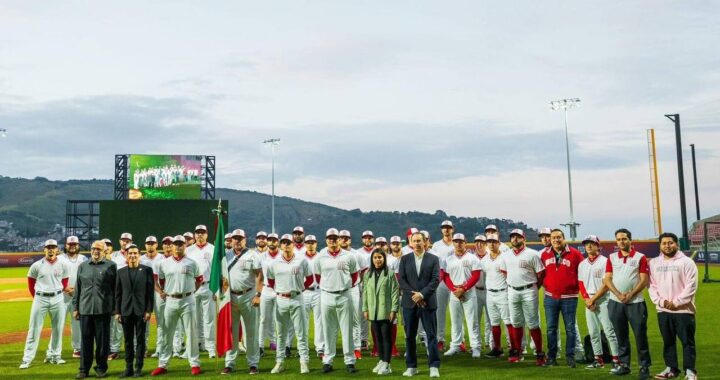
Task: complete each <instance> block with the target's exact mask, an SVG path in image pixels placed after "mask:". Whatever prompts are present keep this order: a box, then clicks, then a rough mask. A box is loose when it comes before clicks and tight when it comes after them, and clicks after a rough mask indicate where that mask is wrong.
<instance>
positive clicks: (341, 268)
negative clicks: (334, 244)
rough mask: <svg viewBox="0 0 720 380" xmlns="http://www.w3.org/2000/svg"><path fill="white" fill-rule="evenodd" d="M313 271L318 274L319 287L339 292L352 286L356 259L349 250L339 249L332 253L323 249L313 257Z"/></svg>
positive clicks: (355, 273)
mask: <svg viewBox="0 0 720 380" xmlns="http://www.w3.org/2000/svg"><path fill="white" fill-rule="evenodd" d="M314 264H315V269H314V271H313V272H314V273H315V274H316V275H319V276H320V288H321V289H322V290H325V291H329V292H339V291H343V290H347V289H350V288H351V287H352V285H353V284H352V280H353V279H352V277H353V275H354V276H357V275H358V274H357V273H358V269H359V268H358V265H357V260H356V259H355V257H354V255H353V254H352V253H351V252H350V251H346V250H344V249H341V250H340V251H339V252H337V253H335V254H333V253H330V251H328V250H327V249H323V251H321V252H320V253H319V254H318V257H317V258H316V259H315V263H314Z"/></svg>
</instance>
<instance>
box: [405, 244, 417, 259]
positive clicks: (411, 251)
mask: <svg viewBox="0 0 720 380" xmlns="http://www.w3.org/2000/svg"><path fill="white" fill-rule="evenodd" d="M413 252H415V251H413V249H412V248H411V247H410V246H409V245H406V246H404V247H402V254H403V256H405V255H407V254H410V253H413Z"/></svg>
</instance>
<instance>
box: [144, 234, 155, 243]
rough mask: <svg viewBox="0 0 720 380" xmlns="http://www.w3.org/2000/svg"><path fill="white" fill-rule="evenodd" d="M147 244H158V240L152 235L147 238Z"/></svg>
mask: <svg viewBox="0 0 720 380" xmlns="http://www.w3.org/2000/svg"><path fill="white" fill-rule="evenodd" d="M145 242H146V243H157V238H156V237H155V236H152V235H150V236H148V237H146V238H145Z"/></svg>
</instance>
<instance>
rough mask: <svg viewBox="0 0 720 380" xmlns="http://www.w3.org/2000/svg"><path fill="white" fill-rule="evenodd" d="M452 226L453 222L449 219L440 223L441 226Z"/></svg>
mask: <svg viewBox="0 0 720 380" xmlns="http://www.w3.org/2000/svg"><path fill="white" fill-rule="evenodd" d="M452 226H453V222H451V221H449V220H443V222H442V223H440V228H443V227H452Z"/></svg>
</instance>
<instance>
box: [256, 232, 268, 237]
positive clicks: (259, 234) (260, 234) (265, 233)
mask: <svg viewBox="0 0 720 380" xmlns="http://www.w3.org/2000/svg"><path fill="white" fill-rule="evenodd" d="M261 236H264V237H267V232H265V231H258V233H256V234H255V237H256V238H259V237H261Z"/></svg>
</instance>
